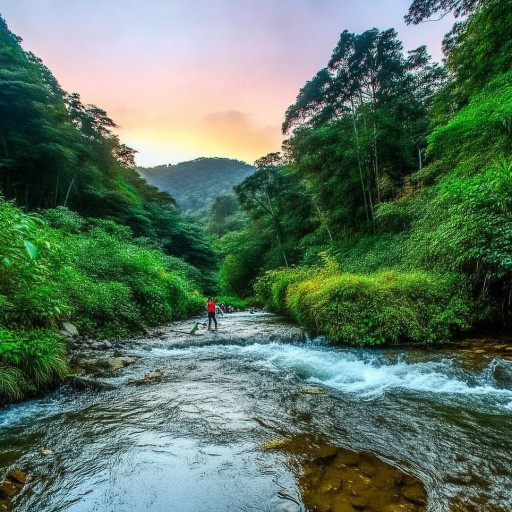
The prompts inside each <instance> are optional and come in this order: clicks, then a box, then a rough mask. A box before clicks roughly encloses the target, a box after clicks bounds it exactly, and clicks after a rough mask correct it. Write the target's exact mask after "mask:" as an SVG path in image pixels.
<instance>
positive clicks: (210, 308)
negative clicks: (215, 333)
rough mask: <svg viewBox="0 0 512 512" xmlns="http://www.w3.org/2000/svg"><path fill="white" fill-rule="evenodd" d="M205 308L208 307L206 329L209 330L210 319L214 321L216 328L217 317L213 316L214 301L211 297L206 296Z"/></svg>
mask: <svg viewBox="0 0 512 512" xmlns="http://www.w3.org/2000/svg"><path fill="white" fill-rule="evenodd" d="M206 308H207V309H208V330H210V327H211V325H212V319H213V321H214V322H215V330H217V319H216V318H215V302H213V299H212V298H211V297H208V302H207V304H206Z"/></svg>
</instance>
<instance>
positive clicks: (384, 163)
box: [0, 0, 512, 402]
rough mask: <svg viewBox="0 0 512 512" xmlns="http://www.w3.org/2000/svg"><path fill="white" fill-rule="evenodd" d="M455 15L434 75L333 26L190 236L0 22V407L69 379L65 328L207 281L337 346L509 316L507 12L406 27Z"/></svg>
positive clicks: (149, 320)
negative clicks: (317, 66) (276, 137)
mask: <svg viewBox="0 0 512 512" xmlns="http://www.w3.org/2000/svg"><path fill="white" fill-rule="evenodd" d="M450 11H451V12H453V13H454V14H455V15H456V16H458V17H459V21H458V22H457V23H456V24H455V26H454V27H453V30H452V31H451V32H450V33H449V34H447V36H446V38H445V41H444V52H445V62H444V65H443V66H441V65H439V64H436V63H433V62H431V59H430V57H429V55H428V53H427V49H426V48H425V47H420V48H417V49H415V50H413V51H410V52H407V53H404V51H403V46H402V43H401V42H400V41H399V40H398V38H397V34H396V32H395V30H393V29H388V30H378V29H375V28H373V29H370V30H367V31H366V32H363V33H362V34H354V33H350V32H348V31H344V32H342V33H341V36H340V39H339V42H338V44H337V45H336V47H335V48H334V50H333V52H332V55H331V57H330V58H329V59H328V60H327V59H326V66H325V67H324V68H322V69H321V70H319V71H318V73H317V74H316V75H315V76H314V77H313V78H312V79H311V80H310V81H308V82H307V83H306V84H305V85H304V86H303V87H302V89H301V90H300V91H299V93H298V96H297V99H296V102H295V103H294V104H293V105H291V106H290V107H289V108H288V110H287V112H286V114H285V118H284V122H283V133H284V134H285V135H286V137H287V138H286V140H285V142H284V144H283V149H282V152H281V153H272V154H269V155H266V156H264V157H262V158H260V159H259V160H258V161H257V162H256V164H255V165H256V170H255V172H253V173H252V174H250V175H249V176H248V177H247V178H246V179H245V180H244V181H242V182H241V183H239V184H238V185H237V186H236V187H235V195H233V194H231V193H229V192H226V191H224V192H226V193H222V195H220V196H219V197H216V198H215V199H213V203H212V205H211V209H210V213H209V215H208V219H207V222H202V224H203V225H204V228H205V229H203V227H200V226H199V224H198V223H196V222H194V221H193V219H191V218H190V217H186V216H184V215H182V213H181V212H180V210H179V208H178V207H177V205H176V202H175V200H174V199H173V197H172V196H170V195H169V194H167V193H165V192H162V191H160V190H158V189H157V188H155V187H153V186H151V185H149V184H148V183H147V182H146V181H144V180H143V179H142V178H141V177H140V176H139V174H138V173H137V172H136V169H135V164H134V151H133V150H132V149H130V148H128V147H127V146H125V145H124V144H122V143H121V141H120V140H119V138H118V137H117V136H116V135H115V133H114V131H113V130H114V129H115V123H114V121H113V120H112V119H110V118H109V117H108V115H107V113H106V112H105V111H104V110H102V109H101V108H98V107H96V106H93V105H84V104H83V103H82V102H81V99H80V96H79V95H78V94H76V93H74V94H68V93H66V92H65V91H63V90H62V89H61V87H60V86H59V84H58V82H57V80H56V79H55V77H54V76H53V75H52V73H51V71H50V70H49V69H48V68H47V67H45V65H44V64H43V63H42V62H41V60H40V59H38V58H37V57H36V56H34V55H33V54H32V53H30V52H27V51H25V50H23V48H22V47H21V45H20V43H21V39H20V38H19V37H17V36H16V35H14V34H12V33H11V32H10V31H9V29H8V28H7V25H6V24H5V22H4V21H3V20H2V19H1V18H0V191H1V196H0V308H1V309H0V402H3V401H6V400H13V399H18V398H20V397H22V396H25V395H27V394H30V393H34V392H36V391H38V390H43V389H45V388H48V387H49V386H51V385H53V384H54V383H55V382H58V381H59V380H60V379H62V378H63V377H64V376H65V374H66V372H67V363H66V354H65V346H64V344H63V342H62V340H61V338H60V336H59V334H58V328H59V326H60V324H61V323H62V322H63V321H65V320H72V321H73V322H74V323H75V324H76V325H77V326H78V328H79V329H80V330H81V332H84V333H86V332H88V333H92V334H94V335H98V336H110V337H115V336H121V335H123V334H125V333H127V332H128V331H131V330H134V329H141V328H143V327H144V326H146V325H155V324H157V323H161V322H165V321H168V320H171V319H175V318H179V317H185V316H187V315H191V314H194V313H196V312H198V311H200V310H201V308H202V306H203V293H217V292H219V291H221V292H222V293H224V294H225V295H231V296H235V297H238V298H241V299H250V300H256V301H259V303H261V304H263V305H265V306H266V307H268V308H270V309H271V310H273V311H278V312H281V313H284V314H286V315H289V316H291V317H293V318H294V319H296V320H297V321H298V322H300V323H301V324H303V325H305V326H306V327H307V328H308V329H309V330H310V331H311V332H314V333H324V334H326V335H327V336H328V338H329V339H331V340H333V341H342V342H348V343H352V344H370V345H376V344H383V343H390V342H391V343H394V342H428V343H433V342H439V341H443V340H446V339H449V338H451V337H453V336H454V335H456V334H458V333H460V332H462V331H464V330H467V329H469V328H471V327H486V328H493V329H494V328H503V327H509V326H510V322H511V314H512V152H511V150H512V68H511V64H512V38H511V37H510V27H511V26H512V5H511V3H510V2H509V1H508V0H414V1H413V2H412V5H411V7H410V11H409V13H408V15H407V16H406V20H407V21H408V22H409V23H420V22H422V21H425V20H427V19H430V18H432V17H435V16H438V15H443V14H444V13H445V12H450ZM326 57H327V56H326ZM219 262H220V268H219Z"/></svg>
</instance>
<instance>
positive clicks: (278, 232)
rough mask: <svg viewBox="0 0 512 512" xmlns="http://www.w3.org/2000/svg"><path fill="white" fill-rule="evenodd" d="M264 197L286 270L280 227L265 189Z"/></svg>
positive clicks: (286, 264)
mask: <svg viewBox="0 0 512 512" xmlns="http://www.w3.org/2000/svg"><path fill="white" fill-rule="evenodd" d="M265 196H266V197H267V203H268V211H269V212H270V217H271V218H272V222H273V224H274V230H275V232H276V238H277V245H278V247H279V250H280V251H281V256H282V257H283V261H284V266H285V267H286V268H289V266H288V258H287V257H286V253H285V252H284V247H283V242H282V240H281V234H280V230H281V227H280V225H279V222H278V220H277V217H276V216H275V214H274V208H273V207H272V201H271V200H270V196H269V194H268V191H267V190H266V189H265Z"/></svg>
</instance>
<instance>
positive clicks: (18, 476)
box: [7, 469, 28, 485]
mask: <svg viewBox="0 0 512 512" xmlns="http://www.w3.org/2000/svg"><path fill="white" fill-rule="evenodd" d="M27 476H28V475H27V473H26V472H25V471H21V470H20V469H11V471H9V474H8V475H7V478H8V479H9V480H13V481H14V482H18V483H19V484H21V485H25V484H26V483H27Z"/></svg>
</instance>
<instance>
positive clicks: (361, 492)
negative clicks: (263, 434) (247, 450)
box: [264, 436, 427, 512]
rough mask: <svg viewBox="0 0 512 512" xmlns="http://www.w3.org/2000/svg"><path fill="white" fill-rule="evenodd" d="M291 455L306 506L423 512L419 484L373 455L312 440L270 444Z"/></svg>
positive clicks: (338, 511)
mask: <svg viewBox="0 0 512 512" xmlns="http://www.w3.org/2000/svg"><path fill="white" fill-rule="evenodd" d="M264 449H266V450H270V449H275V450H281V451H284V452H286V453H289V454H290V455H292V456H293V457H292V458H291V465H292V469H293V471H294V473H296V475H297V477H298V483H299V488H300V491H301V495H302V500H303V501H304V504H305V505H306V507H307V509H308V510H315V511H317V512H357V511H361V510H364V511H365V512H396V511H403V512H424V511H425V510H426V505H427V494H426V492H425V487H424V485H423V483H422V482H421V480H419V479H418V478H417V477H415V476H412V475H408V474H407V473H405V472H403V471H401V470H400V469H398V468H396V467H394V466H392V465H391V464H388V463H386V462H383V461H382V460H380V459H379V458H378V457H376V456H375V455H373V454H370V453H365V452H355V451H352V450H348V449H346V448H339V447H336V446H333V445H331V444H329V443H326V442H324V441H322V440H319V439H315V438H311V437H308V436H297V437H295V438H292V439H289V440H275V441H269V442H268V443H266V444H265V445H264Z"/></svg>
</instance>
